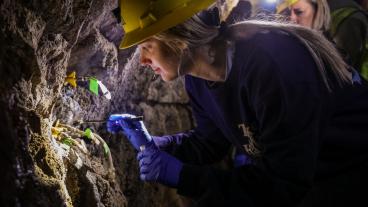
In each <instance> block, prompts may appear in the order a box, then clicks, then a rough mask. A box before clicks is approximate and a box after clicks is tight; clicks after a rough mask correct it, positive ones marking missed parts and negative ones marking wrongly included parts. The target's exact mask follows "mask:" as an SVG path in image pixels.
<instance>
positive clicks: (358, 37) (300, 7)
mask: <svg viewBox="0 0 368 207" xmlns="http://www.w3.org/2000/svg"><path fill="white" fill-rule="evenodd" d="M285 2H286V3H287V5H288V6H289V9H290V20H291V21H292V22H295V23H297V24H300V25H302V26H306V27H308V28H311V29H314V30H317V31H320V32H322V33H323V34H324V35H325V36H326V38H328V39H330V40H331V41H333V42H334V43H335V44H336V47H337V48H338V49H339V51H340V52H341V53H342V55H343V56H344V59H345V61H346V62H347V63H348V64H350V65H351V66H353V67H354V69H356V70H358V71H359V72H360V73H361V74H362V75H363V77H365V78H366V79H367V80H368V48H367V47H368V46H367V44H368V42H367V41H368V39H367V37H368V18H367V13H366V11H364V10H363V9H362V8H361V7H359V5H358V4H356V3H355V2H354V1H351V0H286V1H285Z"/></svg>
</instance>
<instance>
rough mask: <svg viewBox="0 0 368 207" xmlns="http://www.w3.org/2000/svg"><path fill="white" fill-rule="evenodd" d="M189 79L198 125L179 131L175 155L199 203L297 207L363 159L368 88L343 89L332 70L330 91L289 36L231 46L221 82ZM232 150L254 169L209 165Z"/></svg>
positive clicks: (183, 182) (186, 187)
mask: <svg viewBox="0 0 368 207" xmlns="http://www.w3.org/2000/svg"><path fill="white" fill-rule="evenodd" d="M185 80H186V90H187V92H188V94H189V96H190V100H191V104H192V108H193V114H194V116H195V119H196V122H197V127H196V128H195V129H194V130H193V131H191V132H189V133H187V134H184V135H183V134H181V135H177V137H175V139H179V140H181V144H180V145H179V146H176V147H175V149H174V150H173V151H172V152H171V153H172V154H173V155H175V156H176V157H177V158H179V159H180V160H182V161H183V162H184V163H185V164H184V166H183V170H182V172H181V174H180V180H179V184H178V193H179V194H182V195H185V196H189V197H191V198H194V200H195V201H196V202H195V204H197V205H198V206H265V205H269V204H272V205H273V206H295V205H296V204H297V203H299V202H300V201H301V200H302V199H303V198H304V197H305V196H306V195H308V193H309V192H310V191H311V189H313V188H315V186H316V185H318V183H323V182H324V181H325V180H328V179H330V178H334V177H338V176H340V175H341V174H344V173H346V172H348V171H352V170H355V169H358V168H359V167H360V166H362V165H363V163H368V87H367V83H366V82H363V83H362V84H354V85H352V84H346V83H345V84H344V85H343V86H342V87H339V86H338V84H337V82H336V80H335V79H334V77H333V76H331V74H330V84H331V85H330V86H331V87H332V91H329V90H328V89H327V87H326V85H325V84H324V83H323V81H322V78H321V74H320V72H319V70H318V69H317V66H316V64H315V62H314V60H313V58H312V56H311V55H310V53H309V52H308V50H307V49H306V48H305V47H304V46H303V45H302V44H301V43H300V41H298V40H297V39H296V38H295V37H293V36H291V35H287V34H285V33H278V32H269V33H262V34H261V33H260V34H257V35H255V36H254V37H252V38H250V39H248V40H243V41H238V42H236V44H235V51H234V55H233V58H232V64H231V70H230V73H229V75H228V78H227V80H226V81H225V82H223V83H219V82H218V83H215V84H213V83H211V82H208V81H206V80H203V79H200V78H195V77H192V76H186V78H185ZM174 136H175V135H174ZM179 136H180V137H179ZM183 137H185V138H184V139H182V138H183ZM230 145H235V146H236V147H237V148H238V149H240V150H243V151H244V152H245V153H247V154H248V155H249V156H251V157H252V158H253V163H252V164H250V165H246V166H243V167H240V168H236V169H232V170H220V169H215V168H214V167H211V166H210V165H208V164H211V163H214V162H216V161H219V160H220V159H221V158H223V157H224V155H225V154H226V153H227V152H228V150H229V147H230ZM367 176H368V174H367Z"/></svg>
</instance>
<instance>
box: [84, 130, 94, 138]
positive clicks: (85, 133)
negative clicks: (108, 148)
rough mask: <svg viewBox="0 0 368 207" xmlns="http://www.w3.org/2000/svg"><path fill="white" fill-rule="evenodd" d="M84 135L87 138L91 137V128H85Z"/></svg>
mask: <svg viewBox="0 0 368 207" xmlns="http://www.w3.org/2000/svg"><path fill="white" fill-rule="evenodd" d="M84 136H86V137H87V138H89V139H92V130H91V129H90V128H87V129H86V131H84Z"/></svg>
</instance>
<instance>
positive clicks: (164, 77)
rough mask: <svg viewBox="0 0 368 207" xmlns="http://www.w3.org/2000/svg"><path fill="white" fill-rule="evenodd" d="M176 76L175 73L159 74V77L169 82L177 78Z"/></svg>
mask: <svg viewBox="0 0 368 207" xmlns="http://www.w3.org/2000/svg"><path fill="white" fill-rule="evenodd" d="M177 77H178V76H177V75H163V74H161V79H162V80H163V81H165V82H170V81H173V80H175V79H176V78H177Z"/></svg>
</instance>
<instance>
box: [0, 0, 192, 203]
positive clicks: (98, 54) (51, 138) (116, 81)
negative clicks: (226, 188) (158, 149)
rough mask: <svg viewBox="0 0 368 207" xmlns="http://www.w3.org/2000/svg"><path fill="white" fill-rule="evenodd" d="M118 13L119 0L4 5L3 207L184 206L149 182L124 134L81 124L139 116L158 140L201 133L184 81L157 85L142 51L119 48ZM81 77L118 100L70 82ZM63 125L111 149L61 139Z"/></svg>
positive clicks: (0, 100) (13, 0) (8, 1)
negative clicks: (92, 136) (90, 135)
mask: <svg viewBox="0 0 368 207" xmlns="http://www.w3.org/2000/svg"><path fill="white" fill-rule="evenodd" d="M116 7H117V1H116V0H92V1H86V0H61V1H53V0H48V1H47V0H46V1H40V0H35V1H24V0H4V1H2V2H1V3H0V11H1V14H2V15H1V17H0V26H1V31H0V45H1V47H0V78H1V81H0V90H1V96H0V111H1V119H0V120H1V124H0V136H1V141H2V142H1V144H0V149H1V150H0V152H1V154H0V155H1V156H0V164H1V170H0V172H1V175H0V176H1V178H0V189H1V195H0V199H1V200H0V201H1V206H183V205H184V203H183V200H182V199H181V198H180V197H178V196H177V195H176V194H175V192H174V191H173V190H170V189H168V188H165V187H162V186H160V185H158V184H151V183H144V182H142V181H140V180H139V177H138V167H137V163H136V160H135V157H136V152H135V151H134V149H133V148H132V147H131V146H130V144H129V143H128V142H127V139H125V137H124V135H122V134H118V135H111V134H109V133H108V132H107V131H106V128H105V125H104V124H103V123H89V124H83V123H81V120H106V119H107V117H108V115H109V114H111V113H132V114H136V115H143V116H144V122H145V123H146V126H147V128H148V130H149V131H150V133H151V134H153V135H162V134H170V133H176V132H179V131H184V130H188V129H190V128H191V127H192V126H193V120H192V117H191V111H190V108H189V107H188V105H187V102H188V97H187V96H186V94H185V92H184V90H183V81H182V80H181V79H179V80H177V81H175V82H172V83H164V82H162V81H161V80H160V79H157V80H154V81H153V80H152V76H153V73H152V71H150V70H147V69H146V68H142V67H140V66H139V63H138V58H139V54H138V53H137V51H136V50H135V48H132V49H128V50H124V51H121V50H119V49H118V47H117V46H118V44H119V42H120V40H121V37H122V36H123V31H122V28H121V26H120V24H119V23H118V22H117V20H116V18H115V17H114V15H113V13H112V12H111V11H112V10H114V9H115V8H116ZM73 71H75V72H76V75H77V77H92V76H93V77H96V78H97V79H98V80H100V81H101V82H102V83H104V84H105V85H106V87H107V88H108V89H109V90H110V92H111V97H112V98H111V100H108V99H106V98H105V97H104V96H96V95H95V94H93V93H91V92H90V91H89V90H88V88H84V87H79V86H77V87H76V88H74V87H72V86H70V85H68V84H66V83H65V77H66V75H67V74H70V73H71V72H73ZM58 123H60V127H58V126H59V125H58ZM63 124H65V125H66V126H72V127H73V130H74V129H75V130H81V131H84V130H86V129H87V128H90V129H91V130H92V131H93V132H94V133H95V135H96V136H100V137H101V138H102V139H103V140H102V141H103V142H101V141H98V139H93V140H92V141H91V140H90V139H87V138H86V137H84V136H82V135H81V134H78V133H74V132H73V133H72V132H71V131H70V130H71V129H69V131H62V132H58V131H57V130H58V129H61V128H62V129H65V128H63V127H62V126H63ZM56 132H57V133H56ZM60 134H61V135H63V136H64V137H62V136H61V135H60ZM76 134H77V135H76ZM66 138H68V139H66ZM66 141H69V142H66ZM70 142H72V143H70ZM104 142H106V144H107V145H108V148H106V147H105V145H103V143H104ZM109 155H111V158H110V157H109ZM111 162H112V164H113V166H112V165H111ZM111 169H113V171H112V172H111V171H110V170H111Z"/></svg>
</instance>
